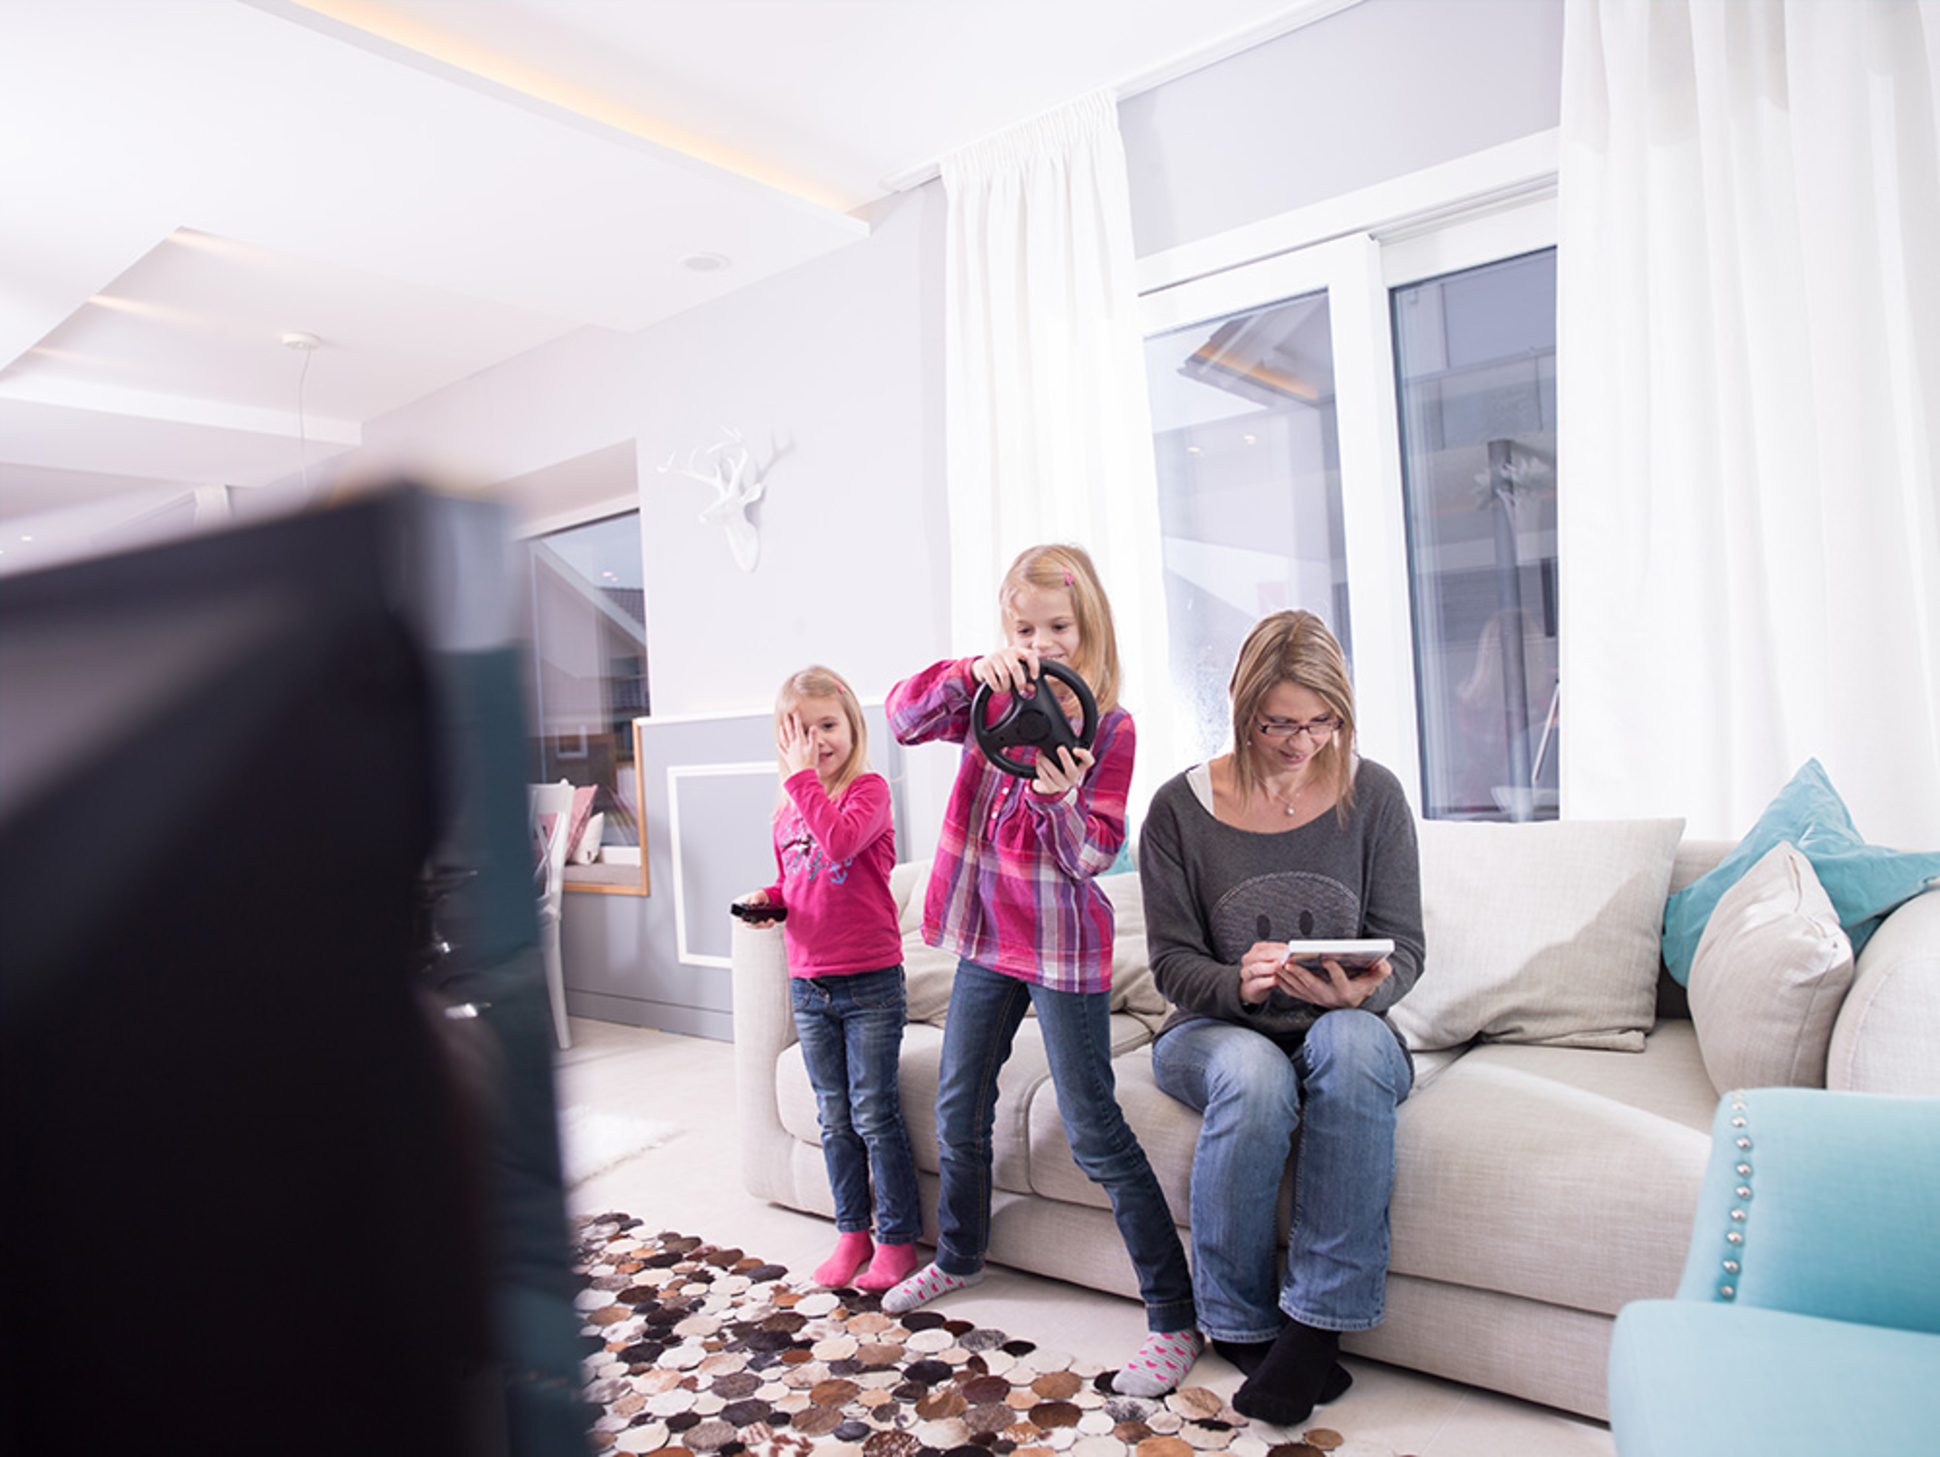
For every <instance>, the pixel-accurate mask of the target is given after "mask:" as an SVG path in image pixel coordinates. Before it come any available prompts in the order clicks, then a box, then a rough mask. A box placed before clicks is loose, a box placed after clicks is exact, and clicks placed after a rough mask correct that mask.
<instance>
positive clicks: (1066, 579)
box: [1064, 567, 1078, 587]
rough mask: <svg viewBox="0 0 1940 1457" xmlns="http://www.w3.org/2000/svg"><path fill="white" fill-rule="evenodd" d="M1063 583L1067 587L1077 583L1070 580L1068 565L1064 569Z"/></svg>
mask: <svg viewBox="0 0 1940 1457" xmlns="http://www.w3.org/2000/svg"><path fill="white" fill-rule="evenodd" d="M1064 585H1065V586H1067V587H1075V586H1077V585H1078V584H1077V583H1076V582H1074V581H1072V580H1071V568H1069V567H1066V568H1065V569H1064Z"/></svg>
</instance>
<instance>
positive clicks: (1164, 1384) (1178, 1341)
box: [1111, 1330, 1206, 1396]
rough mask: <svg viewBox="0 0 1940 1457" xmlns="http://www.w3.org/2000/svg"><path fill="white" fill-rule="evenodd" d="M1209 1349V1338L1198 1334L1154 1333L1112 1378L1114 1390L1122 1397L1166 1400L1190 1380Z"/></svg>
mask: <svg viewBox="0 0 1940 1457" xmlns="http://www.w3.org/2000/svg"><path fill="white" fill-rule="evenodd" d="M1205 1349H1206V1338H1205V1337H1204V1336H1202V1335H1200V1334H1199V1332H1198V1331H1196V1330H1183V1331H1154V1332H1152V1334H1150V1335H1148V1336H1147V1337H1146V1338H1145V1344H1144V1345H1142V1346H1140V1347H1139V1348H1138V1354H1137V1355H1135V1356H1133V1357H1132V1359H1131V1360H1129V1361H1127V1362H1126V1363H1125V1368H1124V1369H1123V1370H1122V1371H1120V1372H1118V1374H1117V1375H1115V1376H1113V1377H1112V1382H1111V1384H1112V1390H1114V1391H1116V1392H1118V1393H1119V1394H1120V1395H1121V1396H1164V1395H1165V1394H1166V1393H1167V1392H1168V1391H1172V1390H1175V1389H1176V1388H1177V1387H1178V1385H1179V1383H1180V1382H1181V1381H1184V1380H1185V1379H1186V1373H1187V1372H1188V1371H1190V1370H1191V1369H1192V1363H1193V1362H1194V1361H1197V1360H1198V1359H1199V1353H1200V1352H1201V1351H1203V1350H1205Z"/></svg>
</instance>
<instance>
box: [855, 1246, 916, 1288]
mask: <svg viewBox="0 0 1940 1457" xmlns="http://www.w3.org/2000/svg"><path fill="white" fill-rule="evenodd" d="M915 1268H916V1246H915V1245H913V1244H908V1245H877V1246H876V1258H875V1259H874V1260H872V1261H871V1262H870V1265H869V1269H868V1271H867V1273H865V1274H864V1275H863V1277H862V1278H861V1279H860V1280H857V1281H856V1282H855V1288H856V1289H858V1290H869V1291H875V1292H880V1291H884V1290H893V1289H894V1288H895V1287H896V1286H898V1285H900V1284H902V1283H903V1281H905V1280H907V1279H908V1278H909V1276H910V1273H911V1272H912V1271H913V1270H915Z"/></svg>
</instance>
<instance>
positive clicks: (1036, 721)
mask: <svg viewBox="0 0 1940 1457" xmlns="http://www.w3.org/2000/svg"><path fill="white" fill-rule="evenodd" d="M1037 665H1038V678H1037V680H1036V681H1035V682H1034V683H1032V684H1031V687H1030V690H1029V691H1028V692H1025V693H1017V692H1012V694H1011V697H1010V706H1009V707H1008V708H1006V709H1005V710H1004V712H1003V715H1002V716H1001V717H1000V718H998V720H997V721H996V722H995V723H988V722H986V720H987V719H988V718H989V716H990V687H989V685H988V684H984V683H979V684H978V685H977V694H976V697H974V698H972V699H971V700H970V732H971V734H972V736H973V737H974V738H975V739H976V741H977V747H978V748H979V749H981V750H983V754H984V757H985V758H986V759H988V760H990V762H991V763H992V764H995V765H996V766H997V767H998V768H999V769H1001V770H1003V771H1004V772H1005V773H1006V774H1015V775H1016V776H1017V777H1018V778H1019V779H1035V778H1037V765H1036V764H1034V763H1027V762H1026V761H1024V760H1022V759H1018V758H1013V757H1012V756H1011V754H1010V753H1009V752H1007V751H1009V750H1013V749H1036V750H1037V751H1038V752H1039V753H1040V754H1055V753H1056V751H1057V750H1058V749H1061V748H1063V749H1073V750H1076V749H1088V748H1090V747H1091V745H1092V741H1093V740H1095V739H1096V738H1097V737H1098V700H1097V699H1095V698H1093V697H1092V696H1091V686H1090V685H1089V684H1088V683H1086V682H1085V680H1084V679H1083V678H1080V677H1079V676H1078V675H1077V674H1076V673H1075V672H1073V671H1072V670H1071V669H1070V668H1067V667H1065V665H1064V664H1063V663H1060V662H1056V661H1053V660H1052V659H1050V658H1039V659H1038V660H1037ZM1047 677H1050V678H1055V679H1057V680H1058V682H1060V683H1062V684H1064V686H1065V687H1067V688H1069V689H1070V690H1071V692H1072V694H1073V695H1074V696H1075V697H1076V698H1077V700H1078V707H1079V709H1080V710H1082V712H1083V714H1084V725H1083V727H1081V728H1077V729H1073V728H1072V727H1071V720H1070V719H1068V718H1066V717H1065V716H1064V710H1063V709H1062V708H1061V707H1059V706H1058V700H1057V695H1056V694H1055V693H1052V692H1051V691H1050V690H1049V689H1048V688H1046V687H1045V685H1044V679H1045V678H1047Z"/></svg>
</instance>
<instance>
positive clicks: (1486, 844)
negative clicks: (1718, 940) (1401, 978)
mask: <svg viewBox="0 0 1940 1457" xmlns="http://www.w3.org/2000/svg"><path fill="white" fill-rule="evenodd" d="M1683 833H1684V821H1682V820H1675V819H1672V820H1554V821H1549V822H1547V823H1539V824H1521V825H1502V824H1484V823H1473V822H1462V821H1455V820H1427V821H1424V822H1423V823H1422V824H1421V825H1419V826H1418V835H1419V839H1420V843H1421V903H1422V923H1423V925H1422V929H1423V931H1424V933H1425V935H1426V939H1427V943H1428V947H1427V956H1426V958H1425V960H1424V962H1423V967H1422V974H1421V980H1420V981H1419V982H1417V983H1416V984H1415V988H1414V990H1413V991H1411V992H1409V993H1408V995H1407V996H1405V997H1403V998H1402V999H1401V1001H1399V1002H1397V1003H1396V1004H1395V1006H1394V1007H1393V1008H1392V1009H1391V1010H1390V1011H1389V1013H1388V1017H1389V1019H1390V1020H1391V1021H1392V1022H1393V1023H1394V1025H1395V1027H1396V1028H1397V1029H1399V1030H1400V1032H1401V1035H1402V1036H1404V1037H1405V1038H1407V1039H1408V1045H1409V1046H1410V1047H1412V1048H1415V1049H1416V1050H1418V1051H1427V1050H1429V1049H1433V1048H1440V1047H1459V1046H1461V1045H1462V1044H1464V1043H1466V1042H1470V1041H1473V1040H1474V1039H1476V1038H1478V1037H1479V1038H1482V1039H1484V1040H1485V1041H1491V1042H1526V1043H1534V1044H1537V1045H1540V1046H1547V1047H1600V1048H1608V1049H1612V1050H1615V1051H1619V1052H1641V1051H1642V1050H1643V1046H1644V1034H1645V1033H1647V1032H1649V1030H1650V1028H1651V1024H1652V1022H1653V1021H1654V1020H1655V1015H1656V1006H1657V974H1658V969H1659V966H1660V961H1659V953H1660V949H1661V945H1662V938H1663V929H1664V898H1665V894H1666V892H1667V891H1668V889H1669V887H1670V878H1671V862H1672V860H1673V859H1674V858H1675V856H1676V853H1677V842H1678V840H1679V839H1680V838H1681V837H1682V835H1683Z"/></svg>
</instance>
